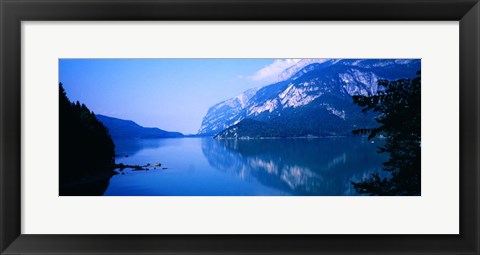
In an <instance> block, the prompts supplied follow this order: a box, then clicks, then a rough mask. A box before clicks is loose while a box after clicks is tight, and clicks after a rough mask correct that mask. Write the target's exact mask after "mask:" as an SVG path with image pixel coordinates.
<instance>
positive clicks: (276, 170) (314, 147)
mask: <svg viewBox="0 0 480 255" xmlns="http://www.w3.org/2000/svg"><path fill="white" fill-rule="evenodd" d="M381 143H382V140H374V142H373V143H372V142H371V141H368V140H367V139H366V138H364V137H335V138H315V139H251V140H215V139H213V138H211V137H207V138H172V139H139V140H118V141H115V146H116V149H115V150H116V154H117V158H116V159H115V161H116V163H117V164H118V163H123V164H128V165H142V166H144V165H147V164H150V166H149V167H148V170H134V169H131V168H126V169H123V170H122V171H121V170H120V169H116V170H115V171H116V172H117V173H119V174H117V175H114V176H113V177H112V178H111V179H110V182H109V185H108V188H107V190H106V191H105V193H104V195H106V196H292V195H293V196H354V195H358V194H357V193H356V192H355V190H354V189H353V187H352V185H351V181H358V180H361V179H363V178H365V177H368V176H370V174H372V173H374V172H379V173H381V172H382V163H383V162H384V161H386V160H387V159H388V155H386V154H379V153H377V146H379V144H381ZM158 163H159V164H161V166H154V165H155V164H158ZM383 175H384V174H383Z"/></svg>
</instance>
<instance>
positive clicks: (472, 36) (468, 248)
mask: <svg viewBox="0 0 480 255" xmlns="http://www.w3.org/2000/svg"><path fill="white" fill-rule="evenodd" d="M0 17H1V30H0V38H1V41H0V43H1V45H0V52H1V60H0V61H1V62H0V68H1V73H0V82H1V84H0V97H1V101H0V125H1V126H0V174H1V175H0V181H1V187H0V192H1V193H0V209H1V210H0V228H1V230H0V234H1V236H0V252H1V254H26V253H28V254H100V253H101V254H107V253H108V254H201V253H202V254H220V253H222V254H223V253H225V254H266V253H278V254H280V253H282V254H283V253H292V254H307V253H315V254H387V253H388V254H480V248H479V247H480V244H479V239H480V235H479V226H480V225H479V223H480V220H479V213H480V212H479V200H480V199H479V198H480V197H479V186H480V185H479V183H480V180H479V171H478V164H479V159H478V155H479V150H478V147H479V140H478V138H479V121H478V116H479V85H480V84H479V71H480V66H479V61H480V55H479V54H480V51H479V49H480V27H479V25H480V4H479V3H478V1H477V0H382V1H379V0H111V1H109V0H0ZM43 20H51V21H67V20H68V21H77V20H78V21H83V20H94V21H129V20H212V21H220V20H253V21H263V20H269V21H276V20H283V21H293V20H349V21H351V20H362V21H363V20H371V21H379V22H381V21H387V20H410V21H443V20H450V21H452V20H453V21H459V23H460V234H459V235H25V234H21V183H20V179H21V174H20V169H21V43H22V42H21V22H22V21H43ZM439 224H441V222H439Z"/></svg>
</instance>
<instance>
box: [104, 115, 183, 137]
mask: <svg viewBox="0 0 480 255" xmlns="http://www.w3.org/2000/svg"><path fill="white" fill-rule="evenodd" d="M95 116H96V117H97V119H98V120H99V121H100V122H102V123H103V125H105V126H106V127H107V129H108V131H109V133H110V136H111V137H112V138H113V139H127V138H128V139H134V138H175V137H183V134H182V133H179V132H169V131H165V130H162V129H159V128H147V127H142V126H140V125H138V124H137V123H135V122H133V121H131V120H122V119H117V118H113V117H108V116H105V115H100V114H97V115H95Z"/></svg>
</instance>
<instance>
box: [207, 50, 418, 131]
mask: <svg viewBox="0 0 480 255" xmlns="http://www.w3.org/2000/svg"><path fill="white" fill-rule="evenodd" d="M296 65H298V66H295V65H294V66H291V67H289V68H287V69H286V70H287V71H288V70H295V72H291V71H289V72H288V75H287V76H288V78H287V79H286V80H284V81H279V82H277V83H273V84H270V85H267V86H264V87H261V88H257V89H256V90H255V93H249V95H248V100H247V103H246V104H244V105H240V104H236V105H230V107H228V108H221V107H217V108H214V107H211V108H210V109H209V111H208V112H207V115H206V116H205V117H204V119H203V121H202V128H201V129H200V130H199V134H202V132H204V131H206V130H208V131H209V132H210V133H211V134H212V135H215V136H216V137H217V138H226V137H227V136H228V135H227V133H228V134H230V136H231V135H233V134H232V132H231V130H230V131H229V132H223V131H226V130H227V129H229V128H230V127H234V126H235V125H237V126H236V127H237V129H236V130H237V131H238V130H240V131H241V130H242V129H238V124H239V123H241V122H242V121H243V120H245V119H253V120H256V121H259V122H260V123H268V125H267V126H269V128H268V129H270V128H271V127H276V128H275V129H276V130H278V129H283V130H282V131H281V132H280V134H282V136H287V137H290V136H294V137H297V136H336V135H339V136H344V135H351V130H353V129H356V128H358V127H359V126H371V125H374V124H375V121H374V117H375V116H373V115H372V114H363V113H362V112H361V109H360V108H359V107H358V106H357V105H355V104H354V103H353V99H352V96H354V95H374V94H376V93H377V92H378V91H379V90H381V89H382V88H379V87H378V84H377V82H378V81H379V80H382V79H387V80H393V79H400V78H412V77H414V76H415V75H416V71H417V70H420V67H421V62H420V60H419V59H361V60H357V59H327V60H325V59H312V60H305V61H303V62H302V60H301V61H299V62H297V64H296ZM284 72H285V71H284ZM280 76H281V77H286V76H285V75H283V76H282V74H281V75H280ZM247 91H248V90H247ZM244 93H245V92H244ZM237 97H238V96H237ZM234 98H235V97H234ZM234 98H231V99H228V100H225V101H223V102H220V103H218V104H216V105H215V106H218V105H225V104H226V102H229V100H232V99H234ZM212 116H215V117H214V118H213V117H212ZM225 117H228V118H227V119H226V118H225ZM254 126H256V127H261V126H262V125H259V123H256V125H254ZM242 127H243V133H248V134H252V133H254V131H253V130H249V131H246V130H245V128H247V129H248V127H247V126H246V125H242ZM219 130H221V131H220V132H219ZM258 131H259V132H261V133H265V132H262V131H261V130H258ZM215 133H216V134H215ZM236 135H237V137H238V135H240V134H239V133H237V134H236Z"/></svg>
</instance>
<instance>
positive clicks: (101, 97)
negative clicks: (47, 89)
mask: <svg viewBox="0 0 480 255" xmlns="http://www.w3.org/2000/svg"><path fill="white" fill-rule="evenodd" d="M296 62H298V60H297V59H60V60H59V82H61V83H62V84H63V86H64V88H65V91H66V92H67V96H68V98H69V99H70V101H72V102H73V101H80V103H84V104H85V105H86V106H87V107H88V108H89V109H90V110H92V111H93V112H94V113H95V114H102V115H106V116H110V117H115V118H120V119H126V120H133V121H134V122H136V123H137V124H139V125H141V126H144V127H157V128H160V129H163V130H167V131H178V132H182V133H184V134H196V133H197V131H198V129H199V128H200V125H201V123H202V119H203V117H204V116H205V115H206V113H207V111H208V109H209V108H210V107H211V106H213V105H214V104H216V103H219V102H221V101H223V100H226V99H229V98H232V97H235V96H237V95H239V94H240V93H242V92H243V91H245V90H247V89H250V88H254V87H259V86H264V85H268V84H270V83H272V82H274V81H275V79H276V77H277V76H278V74H279V73H280V72H281V71H283V70H284V69H285V68H287V67H289V66H292V65H293V64H295V63H296Z"/></svg>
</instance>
